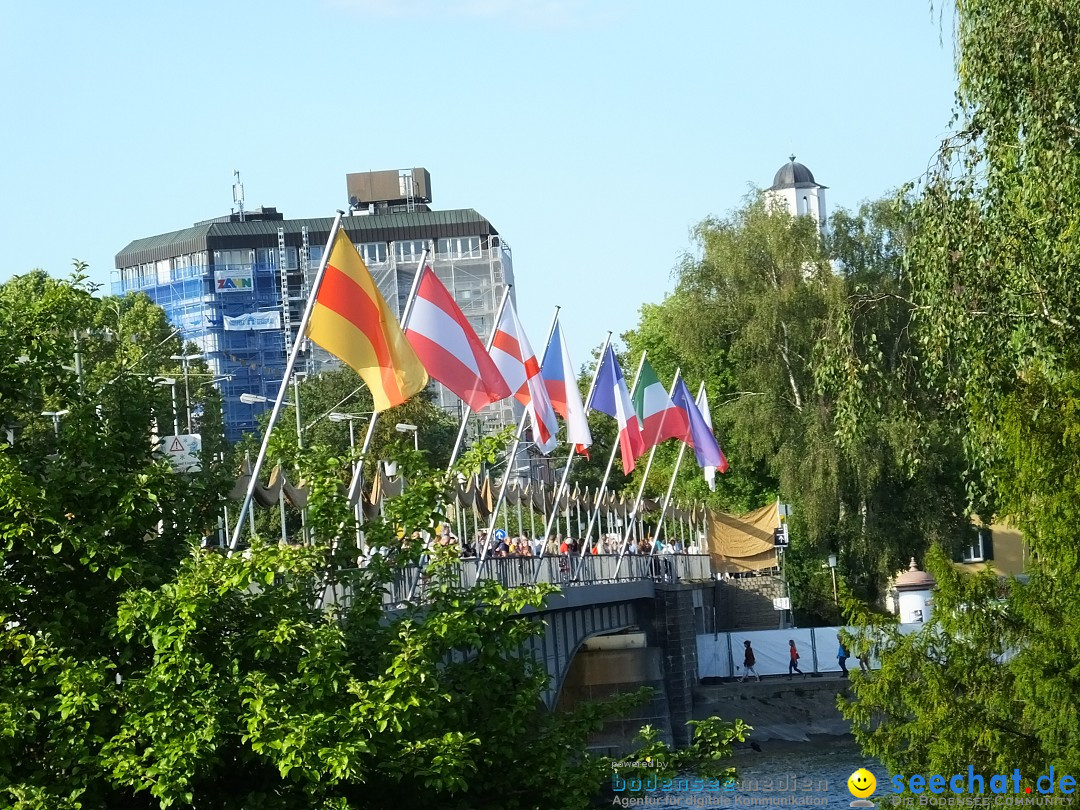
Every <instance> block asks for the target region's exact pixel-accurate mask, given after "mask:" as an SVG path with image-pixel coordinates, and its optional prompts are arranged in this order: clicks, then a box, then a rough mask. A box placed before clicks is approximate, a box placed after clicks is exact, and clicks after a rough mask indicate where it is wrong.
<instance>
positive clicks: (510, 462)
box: [476, 307, 559, 582]
mask: <svg viewBox="0 0 1080 810" xmlns="http://www.w3.org/2000/svg"><path fill="white" fill-rule="evenodd" d="M558 322H559V307H555V316H554V317H553V318H552V319H551V329H549V330H548V337H547V342H546V343H545V344H544V353H545V354H546V353H547V350H548V346H549V345H550V344H551V336H552V335H553V334H555V325H556V324H557V323H558ZM497 328H498V326H497V325H496V329H497ZM541 356H543V355H541ZM530 397H531V395H530ZM533 413H534V414H535V413H536V409H535V407H534V408H533ZM528 414H529V409H528V408H526V409H525V413H523V414H521V420H520V421H519V422H518V429H517V434H516V435H515V436H514V444H513V447H512V448H511V451H510V455H508V456H507V460H506V469H505V470H504V471H503V477H502V483H501V484H500V486H499V496H498V498H496V500H495V506H494V508H492V510H491V517H490V518H489V519H488V527H487V533H486V535H485V538H484V539H485V541H486V542H485V543H484V550H483V552H481V554H480V562H479V564H478V565H477V566H476V580H477V581H478V582H479V581H480V574H482V573H483V571H484V564H485V563H486V562H487V558H488V550H489V549H490V548H491V533H492V532H493V531H494V530H495V521H496V520H498V518H499V510H500V509H501V508H502V504H503V501H504V500H505V499H506V485H507V483H508V482H509V481H510V473H511V472H512V471H513V468H514V461H515V459H517V451H518V445H520V444H521V433H522V431H523V430H524V429H525V420H526V418H527V417H528ZM533 430H536V425H535V424H534V425H533Z"/></svg>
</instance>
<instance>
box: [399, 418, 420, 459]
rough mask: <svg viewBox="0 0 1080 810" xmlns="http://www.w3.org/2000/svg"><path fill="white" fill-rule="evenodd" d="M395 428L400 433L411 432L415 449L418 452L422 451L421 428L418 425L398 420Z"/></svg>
mask: <svg viewBox="0 0 1080 810" xmlns="http://www.w3.org/2000/svg"><path fill="white" fill-rule="evenodd" d="M394 430H396V431H397V432H398V433H411V434H412V438H413V450H415V451H416V452H417V453H419V452H420V429H419V428H418V427H417V426H416V425H410V424H407V423H405V422H398V423H397V424H396V425H394Z"/></svg>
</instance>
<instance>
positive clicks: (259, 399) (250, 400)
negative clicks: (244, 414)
mask: <svg viewBox="0 0 1080 810" xmlns="http://www.w3.org/2000/svg"><path fill="white" fill-rule="evenodd" d="M240 401H241V402H243V403H244V404H245V405H258V404H260V403H264V402H265V403H270V402H273V401H274V400H272V399H270V397H264V396H262V395H261V394H241V395H240ZM281 404H282V405H290V406H291V405H292V403H291V402H289V400H287V399H284V400H282V401H281Z"/></svg>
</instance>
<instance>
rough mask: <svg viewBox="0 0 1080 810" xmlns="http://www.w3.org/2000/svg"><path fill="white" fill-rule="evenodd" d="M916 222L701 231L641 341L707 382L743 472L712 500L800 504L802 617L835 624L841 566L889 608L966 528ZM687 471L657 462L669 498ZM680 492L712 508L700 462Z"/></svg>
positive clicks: (786, 223) (747, 222) (657, 476)
mask: <svg viewBox="0 0 1080 810" xmlns="http://www.w3.org/2000/svg"><path fill="white" fill-rule="evenodd" d="M906 222H907V217H906V209H905V206H904V204H903V203H892V202H888V201H880V202H876V203H870V204H867V205H865V206H863V208H862V209H860V210H859V211H858V212H855V213H849V212H846V211H843V210H841V211H838V212H836V213H835V214H834V215H833V217H832V219H831V221H830V227H829V228H828V230H827V231H826V232H825V233H824V234H823V233H822V232H821V231H820V230H819V228H818V226H817V224H816V223H815V222H814V221H813V220H812V219H810V218H809V217H791V216H790V215H788V214H787V213H786V212H784V211H779V210H776V209H775V208H774V207H772V206H770V205H769V203H768V200H767V198H765V197H763V196H753V197H752V198H751V199H750V200H749V201H748V202H747V204H746V205H745V206H744V207H743V208H741V209H739V210H738V211H736V212H734V213H733V214H732V215H731V216H729V217H728V218H726V219H710V220H706V221H705V222H703V223H701V225H700V226H699V227H698V229H697V232H696V239H697V242H698V244H699V247H700V250H699V252H698V253H697V254H696V255H690V256H688V257H687V258H686V259H685V260H684V262H683V264H682V265H681V266H680V267H679V268H678V270H677V272H676V276H677V281H678V283H677V286H676V289H675V292H674V293H673V294H672V295H671V296H669V298H668V299H666V300H665V301H664V302H662V303H661V304H659V305H650V306H646V307H645V308H643V310H642V317H641V322H640V324H639V326H638V328H637V329H636V330H635V331H634V332H632V333H630V334H629V335H627V339H628V341H629V342H630V344H631V345H632V346H633V347H634V349H635V350H641V349H648V350H649V352H650V357H652V358H653V359H654V365H655V367H656V368H657V369H658V371H660V372H661V373H662V374H663V375H664V376H665V378H667V379H670V376H671V375H672V374H674V371H675V367H676V366H679V367H681V368H682V371H683V374H684V376H686V377H687V378H688V380H689V381H690V382H691V383H694V382H696V381H698V380H700V379H704V380H705V381H706V387H707V391H708V394H709V398H710V402H711V403H712V412H713V420H714V423H715V425H716V428H717V432H718V435H719V436H720V438H721V441H722V442H723V445H724V448H725V451H726V453H727V455H728V457H729V460H730V462H731V471H730V472H729V473H728V474H727V475H724V476H719V477H718V479H719V480H718V482H717V492H716V495H715V496H713V497H712V498H711V500H712V502H713V503H714V504H716V505H717V506H718V507H720V508H724V509H727V510H729V511H745V510H748V509H751V508H756V507H758V506H761V505H762V503H764V502H767V501H768V500H769V499H771V498H774V497H776V496H777V495H778V494H780V495H781V496H782V497H783V499H784V500H785V501H789V502H791V503H792V504H793V505H794V507H795V511H794V519H793V545H792V548H791V551H790V553H789V554H788V555H787V560H786V562H787V566H786V567H787V575H788V579H789V582H790V583H791V585H792V595H793V597H794V599H795V601H796V605H797V607H798V608H800V609H801V610H802V611H803V614H804V616H816V617H818V618H821V619H824V620H835V619H836V612H835V608H834V606H833V604H832V588H831V582H830V579H829V576H828V573H827V572H823V571H822V568H821V566H822V563H823V561H824V559H825V556H826V554H828V553H829V552H836V553H838V555H839V558H840V570H841V572H842V573H843V574H845V575H846V576H847V578H848V580H849V582H850V584H851V585H852V586H853V587H854V588H855V589H856V590H857V591H858V592H859V593H860V594H861V595H862V596H863V597H864V598H866V599H867V600H869V601H871V602H873V601H876V600H878V599H879V598H880V596H881V593H882V589H883V585H884V583H885V581H886V580H887V579H888V578H889V577H890V576H891V575H892V574H893V573H894V572H895V571H896V570H897V569H898V568H899V567H901V565H902V563H903V562H904V561H905V560H906V559H907V558H908V557H909V556H911V555H912V554H916V555H921V553H922V552H923V550H925V548H926V547H927V545H928V543H929V541H930V540H931V539H940V540H942V541H943V542H945V543H947V544H952V543H955V542H956V540H957V538H958V532H960V530H961V529H960V528H959V527H960V526H961V525H962V513H963V511H964V510H963V492H962V488H961V487H960V486H959V484H958V483H957V482H958V481H959V479H958V469H959V468H958V464H959V463H960V462H959V460H960V458H961V453H960V449H959V431H958V429H957V427H956V426H955V424H954V422H952V421H947V420H944V419H942V418H941V417H940V416H939V415H938V414H939V412H940V411H941V403H940V397H939V395H938V394H937V393H936V389H933V388H932V387H928V386H927V385H925V384H924V383H925V376H926V375H925V374H924V372H923V370H922V368H921V367H920V365H919V363H918V361H917V358H916V356H915V352H914V348H913V337H912V330H911V323H912V319H913V314H914V310H915V307H914V304H913V303H912V301H911V282H910V277H909V275H907V274H905V272H904V263H903V260H904V255H905V246H906V244H907V240H908V239H909V234H908V230H907V226H906ZM676 456H677V448H676V447H674V446H665V447H662V448H661V449H660V450H659V451H658V453H657V458H656V464H655V466H654V473H653V476H654V477H653V481H654V482H657V483H653V484H652V487H653V490H652V491H653V493H654V494H659V493H660V492H661V491H662V488H663V486H665V484H666V481H667V480H668V479H669V477H670V474H671V471H672V468H673V466H674V463H675V459H676ZM676 492H677V493H678V494H679V495H681V496H682V497H684V498H686V497H703V496H707V492H706V490H705V487H704V483H703V482H702V481H701V476H700V473H699V472H698V471H697V469H696V466H695V465H694V464H693V461H692V459H691V461H690V462H689V463H686V462H685V461H684V470H683V472H682V473H681V475H680V480H679V483H678V487H677V489H676Z"/></svg>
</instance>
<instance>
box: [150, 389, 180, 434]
mask: <svg viewBox="0 0 1080 810" xmlns="http://www.w3.org/2000/svg"><path fill="white" fill-rule="evenodd" d="M151 379H152V380H153V382H154V385H161V386H165V385H167V386H169V388H171V389H172V424H173V435H177V436H178V435H180V417H179V415H178V414H177V412H176V378H175V377H153V378H151Z"/></svg>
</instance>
